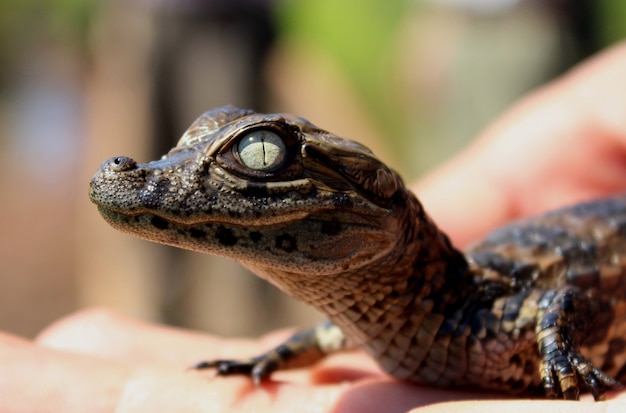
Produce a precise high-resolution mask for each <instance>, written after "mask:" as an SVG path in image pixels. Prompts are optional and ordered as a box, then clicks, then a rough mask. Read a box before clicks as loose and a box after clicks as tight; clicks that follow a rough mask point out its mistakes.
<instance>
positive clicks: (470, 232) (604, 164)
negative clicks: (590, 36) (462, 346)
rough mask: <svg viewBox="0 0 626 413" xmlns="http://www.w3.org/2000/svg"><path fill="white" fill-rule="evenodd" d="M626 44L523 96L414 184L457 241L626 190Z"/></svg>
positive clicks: (430, 211)
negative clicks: (464, 147)
mask: <svg viewBox="0 0 626 413" xmlns="http://www.w3.org/2000/svg"><path fill="white" fill-rule="evenodd" d="M625 72H626V43H624V44H621V45H619V46H617V47H615V48H613V49H610V50H608V51H606V52H604V53H602V54H600V55H598V56H597V57H595V58H594V59H591V60H590V61H589V62H587V63H585V64H583V65H581V66H580V67H578V68H576V69H575V70H573V71H572V72H571V73H569V74H568V75H566V76H564V77H563V78H561V79H560V80H557V81H556V82H553V83H552V84H550V85H548V86H546V87H544V88H543V89H541V90H539V91H538V92H536V93H534V94H532V95H531V96H529V97H528V98H526V99H524V100H523V101H522V102H520V103H519V104H518V105H517V106H515V107H514V108H513V109H512V110H511V111H509V112H508V113H507V114H505V115H504V116H503V117H502V118H501V119H500V120H499V121H498V122H496V123H495V124H494V125H493V126H492V127H491V128H489V129H488V130H487V131H486V132H485V133H484V134H483V136H482V137H481V138H480V139H479V140H477V141H476V142H475V143H474V144H473V145H472V146H471V147H470V148H468V149H467V150H465V151H463V152H462V153H461V154H459V155H458V156H457V157H455V158H454V159H452V160H451V161H450V162H449V163H447V164H446V165H444V166H443V167H441V168H440V169H438V170H436V171H435V172H433V173H432V174H431V175H430V176H428V177H426V178H425V179H423V180H422V181H421V182H420V183H418V184H417V185H415V186H414V189H415V191H416V193H417V194H418V196H419V197H420V199H421V200H422V202H423V203H424V205H425V206H426V208H427V210H428V211H429V213H430V214H431V215H432V216H433V218H434V219H435V220H436V221H437V222H438V223H439V225H440V226H441V227H442V228H443V229H444V230H446V231H447V232H448V233H449V234H450V235H451V237H452V238H453V239H454V240H455V242H456V243H457V244H458V245H465V244H467V243H468V242H470V241H474V240H476V239H478V238H479V237H481V236H483V235H484V234H485V233H486V232H487V231H488V230H490V229H492V228H494V227H497V226H500V225H502V224H504V223H506V222H508V221H510V220H511V219H514V218H518V217H521V216H526V215H529V214H536V213H539V212H543V211H545V210H547V209H551V208H555V207H558V206H562V205H565V204H569V203H574V202H578V201H580V200H583V199H590V198H596V197H599V196H603V195H606V194H609V193H613V192H616V191H623V190H625V189H626V144H625V143H626V83H624V82H619V81H616V79H621V77H622V76H623V73H625Z"/></svg>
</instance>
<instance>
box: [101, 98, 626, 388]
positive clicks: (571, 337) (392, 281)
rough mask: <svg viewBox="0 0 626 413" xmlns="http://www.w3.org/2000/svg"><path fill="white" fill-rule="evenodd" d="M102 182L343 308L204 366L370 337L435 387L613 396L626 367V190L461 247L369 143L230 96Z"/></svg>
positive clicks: (114, 216)
mask: <svg viewBox="0 0 626 413" xmlns="http://www.w3.org/2000/svg"><path fill="white" fill-rule="evenodd" d="M242 141H245V144H240V143H241V142H242ZM242 148H243V149H242ZM90 197H91V199H92V201H93V202H94V203H96V204H97V206H98V209H99V211H100V213H101V214H102V216H103V217H104V218H105V219H106V220H107V221H108V222H109V223H110V224H111V225H112V226H113V227H115V228H117V229H119V230H121V231H124V232H127V233H130V234H133V235H135V236H138V237H141V238H144V239H148V240H151V241H156V242H161V243H165V244H169V245H174V246H178V247H182V248H187V249H191V250H195V251H200V252H206V253H211V254H218V255H223V256H226V257H230V258H233V259H236V260H239V261H240V262H242V263H243V264H244V265H246V266H248V267H249V268H251V269H252V270H253V271H254V272H255V273H256V274H257V275H259V276H261V277H263V278H265V279H267V280H268V281H270V282H272V283H273V284H275V285H277V286H278V287H279V288H281V289H282V290H283V291H285V292H286V293H287V294H289V295H292V296H294V297H296V298H298V299H300V300H303V301H305V302H307V303H309V304H311V305H313V306H315V307H317V308H318V309H320V310H321V311H323V312H324V313H326V314H327V315H328V318H329V320H330V321H329V322H327V323H324V324H322V325H320V326H317V327H315V328H313V329H311V330H309V331H305V332H302V333H298V334H296V335H294V337H292V338H291V339H290V340H288V341H287V342H286V343H285V344H283V345H281V346H279V347H277V348H276V349H273V350H270V351H268V352H267V353H265V354H262V355H259V356H258V357H253V358H250V359H244V360H213V361H207V362H201V363H198V365H197V366H196V367H197V368H215V369H216V370H217V372H218V374H221V375H229V374H249V375H251V377H252V378H253V379H254V380H255V381H256V382H257V383H259V382H260V381H261V380H263V379H266V378H268V377H269V376H270V375H271V373H272V372H273V371H276V370H279V369H285V368H293V367H300V366H306V365H308V364H311V363H313V362H315V361H316V360H319V359H320V358H322V357H324V356H325V355H326V354H329V353H331V352H334V351H342V350H345V349H348V348H353V347H359V348H361V349H363V350H364V351H365V352H367V353H368V354H369V355H371V356H372V357H373V358H374V359H376V360H377V361H378V363H379V364H380V366H381V367H382V369H383V370H385V371H386V372H387V373H389V374H390V375H392V376H394V377H395V378H397V379H400V380H407V381H412V382H417V383H429V384H432V385H436V386H456V387H466V388H474V389H475V388H482V389H489V390H495V391H502V392H506V393H510V394H528V395H537V394H538V393H539V392H543V393H544V394H545V395H546V396H548V397H552V398H556V397H561V398H565V399H577V398H578V397H579V393H580V391H590V392H591V393H592V394H593V396H594V397H595V398H596V399H597V400H600V399H602V398H603V397H604V395H605V392H606V391H607V390H611V389H616V388H619V387H621V385H620V383H619V381H618V380H624V379H625V378H626V377H625V376H626V368H625V365H626V281H625V277H624V272H625V267H626V197H624V196H622V197H616V198H612V199H606V200H599V201H594V202H590V203H585V204H581V205H577V206H573V207H568V208H564V209H561V210H558V211H554V212H550V213H548V214H546V215H543V216H539V217H535V218H530V219H527V220H524V221H520V222H516V223H513V224H511V225H509V226H507V227H505V228H502V229H499V230H497V231H495V232H494V233H492V234H491V235H490V236H488V237H487V239H485V240H484V241H483V242H482V243H480V244H478V245H476V246H474V247H473V248H471V249H470V250H469V251H467V252H466V253H462V252H460V251H458V250H457V249H456V248H454V247H453V246H452V245H451V244H450V241H449V240H448V238H447V237H446V235H445V234H443V233H442V232H441V231H440V230H439V229H438V228H437V226H436V225H435V223H433V222H432V221H431V220H430V218H429V217H428V216H427V214H426V212H425V211H424V209H423V208H422V206H421V204H420V203H419V201H418V200H417V198H416V197H415V196H414V195H413V194H412V193H411V192H410V191H409V190H408V189H406V187H405V185H404V183H403V182H402V179H401V178H400V177H399V176H398V175H397V174H396V173H395V172H394V171H393V170H391V169H389V168H388V167H387V166H386V165H384V164H383V163H382V162H380V161H379V160H378V159H377V158H376V157H375V156H374V155H373V154H372V153H371V152H370V151H369V150H368V149H367V148H365V147H363V146H362V145H360V144H358V143H356V142H353V141H350V140H347V139H342V138H339V137H337V136H335V135H332V134H331V133H329V132H327V131H324V130H322V129H320V128H318V127H316V126H315V125H313V124H311V123H310V122H308V121H306V120H304V119H301V118H297V117H294V116H291V115H263V114H257V113H254V112H252V111H247V110H242V109H238V108H235V107H224V108H218V109H214V110H212V111H209V112H207V113H205V114H204V115H202V116H201V117H200V118H198V120H196V122H194V124H193V125H191V127H190V128H189V129H188V130H187V132H186V133H185V134H184V135H183V137H182V138H181V140H180V141H179V143H178V145H177V146H176V147H175V148H173V149H172V150H171V151H170V152H169V153H168V154H167V155H165V156H164V157H163V158H161V159H160V160H157V161H153V162H149V163H145V164H138V163H137V162H136V161H134V160H133V159H131V158H127V157H116V158H111V159H109V160H108V161H105V162H104V163H103V165H102V166H101V168H100V169H99V170H98V171H97V172H96V174H95V175H94V177H93V179H92V181H91V184H90Z"/></svg>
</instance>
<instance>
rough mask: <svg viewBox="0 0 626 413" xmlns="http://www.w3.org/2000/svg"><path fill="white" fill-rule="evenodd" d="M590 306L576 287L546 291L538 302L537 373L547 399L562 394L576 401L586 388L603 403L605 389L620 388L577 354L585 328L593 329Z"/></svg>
mask: <svg viewBox="0 0 626 413" xmlns="http://www.w3.org/2000/svg"><path fill="white" fill-rule="evenodd" d="M591 307H592V303H591V299H590V298H588V297H587V296H585V295H583V294H582V293H580V292H579V291H578V290H577V289H575V288H568V289H564V290H551V291H548V292H547V293H546V294H545V295H544V296H543V297H542V299H541V300H540V301H539V312H538V318H537V324H536V326H535V332H536V334H537V345H538V346H539V354H540V355H541V362H540V363H539V374H540V376H541V381H542V384H543V387H544V389H545V391H546V395H547V396H548V397H550V398H556V397H558V396H559V394H562V395H563V397H564V398H565V399H568V400H578V396H579V393H580V389H581V388H582V387H586V388H587V390H589V391H590V392H591V394H593V397H594V398H595V399H596V400H602V399H603V398H604V394H605V392H606V390H609V389H617V388H620V387H622V385H621V383H619V382H618V381H617V380H615V379H613V378H612V377H609V376H608V375H606V374H605V373H604V372H602V371H601V370H600V369H598V368H597V367H595V366H594V365H593V364H592V363H591V362H590V361H589V360H587V359H586V358H585V357H584V356H583V355H582V354H580V352H579V345H580V342H581V341H582V340H583V339H584V337H585V336H586V335H587V334H586V331H588V330H587V329H588V328H594V325H593V311H592V310H591ZM580 379H582V381H583V383H584V385H583V384H582V383H579V380H580Z"/></svg>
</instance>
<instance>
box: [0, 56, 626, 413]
mask: <svg viewBox="0 0 626 413" xmlns="http://www.w3.org/2000/svg"><path fill="white" fill-rule="evenodd" d="M624 73H626V44H625V45H621V46H618V47H617V48H614V49H612V50H610V51H608V52H606V53H604V54H603V55H601V56H598V57H597V58H595V59H592V60H591V61H590V62H588V63H587V64H585V65H583V66H582V67H580V68H579V69H577V70H576V71H574V72H573V73H571V74H569V75H567V76H565V77H564V78H563V79H561V80H559V81H557V82H555V83H553V84H552V85H550V86H548V87H546V88H544V89H542V90H540V91H539V92H537V93H536V94H534V95H532V96H530V97H529V98H528V99H526V100H524V101H523V102H522V103H521V104H520V105H519V106H517V107H516V108H514V109H513V110H512V111H511V112H509V113H508V114H507V115H505V116H504V117H503V118H502V119H501V120H500V121H499V122H497V123H495V124H494V126H493V127H492V128H490V129H489V130H488V131H487V132H486V134H485V135H484V136H483V137H482V138H481V139H479V140H478V141H477V142H476V143H475V144H474V145H473V146H472V147H470V148H469V149H468V150H467V151H466V152H464V153H463V154H461V155H459V156H458V157H457V158H456V159H454V160H453V161H452V162H451V163H449V164H447V165H446V166H444V167H443V168H442V169H440V170H439V171H436V172H435V173H434V174H433V175H431V176H430V177H428V178H426V179H425V180H424V181H422V182H421V183H419V184H418V185H416V189H417V193H418V196H419V197H420V198H421V199H422V201H423V202H424V204H425V205H426V208H427V209H428V210H429V212H430V213H431V215H432V216H433V217H434V218H435V220H436V221H437V222H439V223H440V225H441V226H442V227H443V228H444V229H446V230H447V232H448V233H449V234H450V235H451V236H452V238H453V239H455V240H457V241H458V242H459V243H465V242H467V241H469V240H472V239H475V238H476V237H477V236H478V235H479V234H483V233H485V232H487V231H488V230H489V229H491V228H493V227H494V226H497V225H500V224H502V223H504V222H506V221H508V220H510V219H512V218H516V217H519V216H523V215H528V214H532V213H536V212H541V211H543V210H545V209H548V208H552V207H556V206H560V205H563V204H566V203H570V202H575V201H578V200H580V199H583V198H589V197H599V196H602V195H606V194H609V193H611V192H616V191H621V190H624V187H626V179H625V178H626V162H625V160H626V84H624V82H621V80H622V79H621V77H622V76H623V74H624ZM284 337H285V334H280V333H276V334H274V335H272V336H268V337H267V338H265V339H261V340H259V341H240V340H220V339H217V338H213V337H209V336H205V335H201V334H193V333H189V332H184V331H181V330H177V329H173V328H166V327H157V326H153V325H149V324H145V323H141V322H137V321H132V320H128V319H125V318H123V317H120V316H117V315H114V314H111V313H108V312H103V311H90V312H82V313H79V314H77V315H74V316H71V317H69V318H67V319H65V320H62V321H60V322H59V323H57V324H55V325H53V326H51V327H50V328H49V329H47V330H46V331H45V332H43V333H42V334H41V336H40V337H39V338H38V339H37V340H36V341H35V342H34V343H29V342H26V341H24V340H21V339H18V338H15V337H10V336H6V335H5V336H0V411H10V412H35V411H42V410H43V411H64V412H73V411H80V412H84V411H90V412H93V411H103V412H108V411H116V412H117V413H122V412H127V411H132V412H141V411H150V412H159V411H167V412H170V411H203V412H204V411H206V412H211V411H232V410H252V409H254V410H256V411H263V410H271V411H274V412H276V411H278V412H279V411H281V410H286V411H294V410H301V409H304V408H307V409H311V410H317V411H334V412H353V411H358V412H367V411H386V412H399V411H406V410H408V409H410V408H413V407H419V409H418V410H419V411H423V412H441V411H447V412H453V411H477V410H479V409H480V411H481V412H484V413H488V412H490V411H494V412H495V411H498V412H507V411H516V412H517V411H520V410H522V409H527V408H532V409H534V410H538V411H559V410H564V409H567V411H568V412H570V413H576V412H585V413H590V412H594V411H597V412H600V411H610V410H611V409H614V410H615V411H620V410H623V409H624V408H626V396H624V395H623V394H618V395H611V396H614V397H615V398H613V399H611V400H610V401H609V402H606V403H594V402H590V400H591V398H590V397H589V396H585V397H584V400H585V402H563V401H544V400H542V401H529V400H504V399H503V396H501V395H497V396H496V395H489V394H485V393H470V392H462V391H456V390H454V389H435V388H430V387H426V386H416V385H410V384H405V383H398V382H394V381H393V380H391V379H390V378H388V377H386V376H384V375H383V374H382V373H380V372H379V370H378V369H377V367H376V366H375V364H374V362H373V361H372V360H369V359H368V358H367V357H365V356H364V355H363V354H361V353H353V354H344V355H335V356H331V357H329V358H328V359H327V360H324V361H323V362H321V363H319V364H318V365H316V366H313V367H312V368H310V369H304V370H299V371H293V372H281V373H279V374H278V375H277V376H276V377H274V379H275V380H273V381H271V382H269V383H266V384H264V385H263V386H262V387H261V388H255V387H254V385H252V384H251V381H250V380H248V379H247V378H245V377H232V378H218V379H213V380H209V379H208V378H207V375H206V374H205V373H198V372H193V371H185V370H184V368H183V366H188V365H191V364H193V363H195V362H197V361H198V360H202V359H210V358H225V357H226V358H228V357H232V356H238V357H241V356H246V355H251V354H258V353H259V352H261V351H263V350H264V349H267V348H269V347H272V345H274V344H276V343H278V342H280V341H281V340H282V339H283V338H284ZM489 397H491V398H499V399H500V401H496V402H494V401H489V402H488V403H484V402H480V401H456V402H450V401H454V400H467V399H481V398H482V399H485V398H489ZM442 402H449V403H442ZM420 406H421V407H420Z"/></svg>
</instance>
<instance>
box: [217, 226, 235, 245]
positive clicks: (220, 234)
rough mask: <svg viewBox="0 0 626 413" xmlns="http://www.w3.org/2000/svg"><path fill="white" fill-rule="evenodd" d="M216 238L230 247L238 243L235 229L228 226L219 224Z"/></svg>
mask: <svg viewBox="0 0 626 413" xmlns="http://www.w3.org/2000/svg"><path fill="white" fill-rule="evenodd" d="M215 238H217V240H218V241H219V242H220V244H222V245H224V246H226V247H230V246H233V245H235V244H237V237H236V236H235V235H234V234H233V231H232V230H231V229H230V228H226V227H224V226H218V227H217V229H216V230H215Z"/></svg>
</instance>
